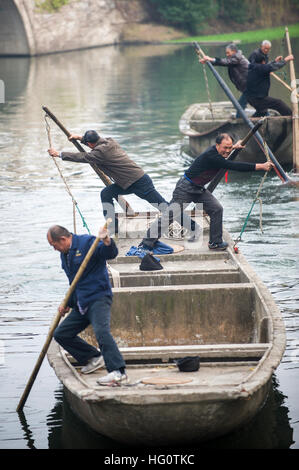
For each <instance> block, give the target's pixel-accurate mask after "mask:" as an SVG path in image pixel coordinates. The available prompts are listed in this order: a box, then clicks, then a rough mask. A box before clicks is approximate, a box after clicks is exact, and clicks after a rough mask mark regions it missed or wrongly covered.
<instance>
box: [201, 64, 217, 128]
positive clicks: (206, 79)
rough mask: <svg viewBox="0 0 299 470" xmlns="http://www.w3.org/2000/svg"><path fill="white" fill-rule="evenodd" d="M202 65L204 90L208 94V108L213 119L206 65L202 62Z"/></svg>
mask: <svg viewBox="0 0 299 470" xmlns="http://www.w3.org/2000/svg"><path fill="white" fill-rule="evenodd" d="M202 65H203V74H204V77H205V82H206V90H207V95H208V100H209V108H210V112H211V115H212V119H213V121H214V114H213V105H212V100H211V95H210V88H209V81H208V76H207V71H206V66H205V64H202Z"/></svg>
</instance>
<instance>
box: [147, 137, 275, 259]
mask: <svg viewBox="0 0 299 470" xmlns="http://www.w3.org/2000/svg"><path fill="white" fill-rule="evenodd" d="M233 148H240V142H237V143H236V144H235V145H233V141H232V138H231V137H230V136H229V135H228V134H220V135H219V136H218V137H217V138H216V145H212V146H211V147H209V148H208V149H207V150H205V151H204V152H203V153H201V154H200V155H199V156H198V157H196V158H195V160H194V162H193V163H192V164H191V166H190V167H189V168H188V170H186V171H185V174H184V176H182V177H181V178H180V179H179V181H178V182H177V185H176V187H175V190H174V192H173V195H172V200H171V201H170V203H169V209H170V211H171V213H172V214H173V218H174V219H176V220H180V221H183V222H184V217H183V210H184V205H185V206H187V205H188V204H190V203H191V202H195V203H201V204H202V207H203V210H204V211H205V212H206V213H207V214H208V215H209V216H210V240H209V248H210V249H211V250H225V249H226V248H227V246H228V244H227V243H226V242H224V241H223V239H222V217H223V207H222V206H221V204H220V203H219V202H218V201H217V199H216V198H215V196H213V194H211V193H210V192H209V191H208V190H207V189H206V188H205V187H204V186H205V184H206V183H208V182H209V181H211V180H212V179H213V178H214V176H215V175H216V174H217V173H218V171H219V170H220V169H221V168H225V169H226V170H235V171H242V172H243V171H247V172H249V171H268V170H270V169H271V168H272V167H273V166H274V165H273V163H271V162H266V163H246V162H235V161H231V160H227V157H228V156H229V154H230V153H231V151H232V149H233ZM167 218H168V219H169V213H166V212H165V213H164V214H162V217H160V218H158V219H156V220H155V221H154V222H153V224H152V225H151V226H150V228H149V229H148V231H147V234H146V236H145V238H144V239H143V240H142V244H141V246H142V247H143V248H145V249H146V248H147V249H152V248H153V247H154V245H155V243H156V241H157V240H158V238H160V237H161V232H162V230H161V227H165V226H166V225H167V224H168V220H167ZM193 222H194V221H193ZM193 227H194V228H193V236H194V241H195V240H196V239H197V238H198V237H199V227H198V225H197V224H195V222H194V226H193ZM188 228H189V227H188Z"/></svg>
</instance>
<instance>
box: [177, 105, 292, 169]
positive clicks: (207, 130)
mask: <svg viewBox="0 0 299 470" xmlns="http://www.w3.org/2000/svg"><path fill="white" fill-rule="evenodd" d="M254 112H255V110H254V109H253V108H251V107H250V106H249V107H248V108H247V109H246V114H247V115H248V116H249V117H250V116H252V115H253V114H254ZM235 116H236V110H235V108H234V106H233V105H232V103H231V102H230V101H219V102H216V103H212V108H211V107H210V104H209V103H194V104H192V105H191V106H189V107H188V108H187V110H186V111H185V112H184V113H183V115H182V117H181V119H180V121H179V129H180V132H181V133H182V134H183V135H184V136H187V137H189V145H188V149H187V153H189V154H190V155H191V156H197V155H199V154H200V153H201V152H203V151H204V150H206V149H207V148H208V147H209V146H210V145H214V144H215V139H216V136H217V135H218V134H220V133H222V132H227V133H229V134H231V135H232V136H233V137H234V138H235V139H237V140H238V139H241V138H243V137H244V136H245V135H246V134H247V133H248V130H249V129H248V125H247V124H246V123H245V122H244V121H243V119H241V118H240V119H236V117H235ZM251 120H252V122H253V123H254V124H255V123H256V122H257V121H258V120H259V118H251ZM260 133H261V135H262V136H263V138H264V139H265V141H266V142H267V144H268V146H269V147H270V149H271V150H272V152H273V154H274V155H275V157H276V159H277V160H278V161H279V163H280V164H281V165H283V166H284V165H292V162H293V153H292V149H293V144H292V142H293V136H292V117H291V116H280V115H278V114H277V113H276V111H272V110H270V116H269V117H268V118H267V120H266V123H265V124H264V125H263V128H262V129H261V131H260ZM237 160H239V161H249V162H255V163H263V162H264V161H265V155H264V153H263V152H262V150H261V148H260V147H259V145H258V143H257V141H256V140H255V139H254V138H252V139H250V141H249V142H248V144H247V145H246V147H245V149H244V150H242V152H241V153H240V154H239V155H238V157H237Z"/></svg>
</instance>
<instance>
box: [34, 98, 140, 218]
mask: <svg viewBox="0 0 299 470" xmlns="http://www.w3.org/2000/svg"><path fill="white" fill-rule="evenodd" d="M42 108H43V110H44V111H45V113H46V114H47V115H48V116H49V117H50V118H51V119H52V121H54V122H55V124H57V126H58V127H59V128H60V129H61V130H62V132H64V134H65V135H66V136H67V137H68V138H69V137H70V136H71V133H70V132H69V131H68V130H67V129H66V128H65V127H64V125H63V124H62V123H61V122H60V121H59V120H58V119H57V117H56V116H55V115H54V114H53V113H52V112H51V111H50V110H49V108H47V107H46V106H42ZM71 142H72V143H73V144H74V146H75V147H76V148H77V150H79V152H85V150H84V148H83V147H82V145H80V144H79V142H78V141H77V140H76V139H71ZM90 166H91V167H92V169H93V170H94V171H95V172H96V173H97V175H98V176H99V177H100V178H101V180H102V181H103V183H104V184H105V185H106V186H110V185H111V184H112V181H111V180H110V178H108V176H107V175H105V173H104V172H103V171H101V170H100V169H99V168H98V167H97V166H96V165H94V164H93V163H90ZM118 203H119V205H120V206H121V208H122V209H123V210H124V211H125V213H126V214H128V215H135V211H134V210H133V209H132V207H131V206H130V204H129V203H128V202H127V201H126V199H125V198H124V197H123V196H119V197H118Z"/></svg>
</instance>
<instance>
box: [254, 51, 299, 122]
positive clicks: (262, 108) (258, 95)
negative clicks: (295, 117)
mask: <svg viewBox="0 0 299 470" xmlns="http://www.w3.org/2000/svg"><path fill="white" fill-rule="evenodd" d="M293 59H294V57H293V55H288V56H287V57H285V58H284V59H283V58H282V56H279V57H276V59H275V60H273V61H272V62H269V63H268V64H266V60H265V56H264V54H256V56H255V62H252V63H250V64H249V67H248V77H247V91H246V93H247V99H248V102H249V103H250V104H251V106H253V107H254V108H255V109H256V113H255V115H254V116H255V117H258V116H266V115H267V109H268V108H269V109H275V110H276V111H278V112H279V114H281V115H282V116H291V115H292V110H291V108H289V107H288V106H287V105H286V104H285V103H284V102H283V101H282V100H279V99H277V98H272V97H271V96H268V93H269V89H270V73H271V72H273V71H274V70H278V69H281V68H282V67H283V66H284V65H285V64H286V63H287V62H289V61H290V60H293Z"/></svg>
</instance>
